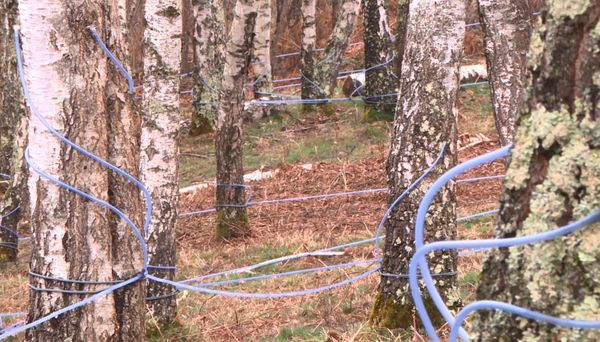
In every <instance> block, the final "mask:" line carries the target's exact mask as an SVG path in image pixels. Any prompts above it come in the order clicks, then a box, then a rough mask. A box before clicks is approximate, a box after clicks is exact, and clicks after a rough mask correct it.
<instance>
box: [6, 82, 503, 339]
mask: <svg viewBox="0 0 600 342" xmlns="http://www.w3.org/2000/svg"><path fill="white" fill-rule="evenodd" d="M485 89H486V88H482V89H480V90H465V91H461V102H460V104H459V105H460V112H461V115H462V116H461V119H460V123H459V128H460V132H461V133H471V134H474V133H478V132H484V134H486V135H488V137H490V138H491V139H492V140H495V135H494V134H495V133H494V130H493V124H492V123H491V115H490V113H489V110H490V108H489V101H487V100H485V98H486V96H487V95H486V94H487V93H486V92H487V91H488V90H485ZM471 97H475V98H474V99H471ZM294 128H301V127H294ZM311 129H312V128H311ZM314 130H315V132H316V133H315V134H317V135H318V134H323V135H325V134H331V130H330V128H323V127H322V126H318V125H317V126H316V127H314ZM321 130H322V131H321ZM496 147H497V143H493V142H492V143H482V144H480V145H477V146H474V147H472V148H470V149H466V150H463V151H461V155H460V159H461V160H465V159H468V158H470V157H473V156H475V155H477V154H481V153H483V152H485V151H489V150H492V149H495V148H496ZM386 150H387V146H386V144H381V145H380V146H373V151H379V152H376V153H374V154H373V155H372V156H370V157H368V158H363V159H360V160H350V159H347V158H340V159H338V160H337V161H329V162H317V163H313V168H312V170H306V169H305V168H302V167H301V166H300V165H297V164H295V165H283V166H282V167H281V169H282V171H281V173H279V174H278V175H277V176H276V177H275V178H273V179H270V180H264V181H260V182H254V183H252V184H251V185H252V186H253V187H254V196H255V199H257V200H260V199H266V198H284V197H292V196H299V195H314V194H321V193H326V192H337V191H347V190H358V189H365V188H377V187H385V184H386V183H385V171H384V160H385V151H386ZM502 172H503V165H502V164H501V163H493V164H490V165H487V166H483V167H481V168H478V169H476V170H473V171H471V172H469V173H468V174H467V175H465V176H464V177H469V176H481V175H495V174H499V173H502ZM499 189H500V183H499V182H498V181H492V182H482V183H474V184H467V185H460V186H459V187H458V200H459V202H458V214H459V216H462V215H467V214H470V213H474V212H479V211H483V210H489V209H492V208H494V207H495V206H496V205H497V199H498V191H499ZM212 191H213V189H206V190H204V191H201V192H198V193H196V194H195V195H193V196H184V197H183V198H182V200H181V206H180V210H181V211H188V210H193V209H201V208H209V207H211V206H212V205H213V203H212V201H213V196H214V195H213V192H212ZM385 206H386V199H385V195H384V194H371V195H363V196H354V197H345V198H336V199H330V200H320V201H311V202H303V203H289V204H279V205H271V206H261V207H252V208H251V209H249V214H250V220H251V222H252V228H253V234H252V236H250V237H248V238H246V239H244V240H237V241H231V242H228V243H218V242H215V241H213V240H212V238H211V237H212V229H213V227H214V217H213V216H211V215H208V216H203V217H194V218H188V219H182V220H180V223H179V226H178V243H179V255H178V257H179V262H178V267H179V270H180V272H179V275H178V277H181V278H187V277H191V276H195V275H202V274H207V273H212V272H216V271H221V270H225V269H230V268H235V267H240V266H245V265H249V264H253V263H256V262H260V261H264V260H267V259H271V258H275V257H279V256H284V255H289V254H295V253H299V252H305V251H311V250H316V249H321V248H325V247H328V246H333V245H337V244H341V243H345V242H349V241H356V240H360V239H367V238H370V237H373V236H374V232H375V228H376V226H377V223H378V222H379V220H380V218H381V216H382V215H383V212H384V210H385ZM492 225H493V218H487V219H480V220H477V221H473V222H469V223H466V224H461V225H459V238H483V237H488V236H489V234H490V233H489V232H490V230H491V227H492ZM25 246H26V245H25ZM27 254H28V249H27V248H25V249H23V250H22V252H21V253H20V260H21V261H20V263H19V264H16V265H15V264H13V265H4V266H1V267H3V268H2V269H1V273H2V277H0V312H12V311H25V310H26V306H27V294H28V288H27V285H26V284H27V280H28V279H27V276H26V270H27V258H28V257H27ZM372 257H373V247H372V246H370V245H369V246H362V247H356V248H352V249H349V250H347V251H345V252H344V253H343V255H338V256H326V257H325V256H321V257H310V258H306V259H303V260H300V261H295V262H288V263H284V264H281V265H278V266H270V267H267V268H265V269H264V270H256V272H257V273H258V272H264V273H267V272H268V273H272V272H280V271H289V270H293V269H301V268H307V267H316V266H321V265H325V264H334V263H341V262H347V261H351V260H359V259H368V258H372ZM480 264H481V256H480V255H472V256H468V257H464V258H461V260H460V262H459V283H460V291H461V293H462V295H463V298H464V301H465V302H469V301H470V300H471V299H472V296H473V292H474V289H475V286H476V281H477V274H478V272H479V268H480ZM365 269H366V268H365V267H357V268H355V269H347V270H339V271H330V272H323V273H317V274H313V275H305V276H294V277H289V278H280V279H277V280H267V281H260V282H254V283H247V284H243V285H236V286H229V287H223V289H228V290H232V291H233V290H235V291H244V292H282V291H292V290H301V289H306V288H312V287H316V286H323V285H326V284H331V283H333V282H336V281H341V280H344V279H347V278H348V277H352V276H353V275H357V274H359V273H360V272H361V271H363V270H365ZM378 281H379V279H378V277H377V276H376V275H371V276H370V277H368V278H366V279H363V280H361V281H358V282H356V283H353V284H350V285H348V286H344V287H341V288H338V289H335V290H332V291H329V292H326V293H322V294H319V295H311V296H306V297H300V298H287V299H277V300H248V299H236V298H227V297H220V296H208V295H201V294H195V293H189V292H183V293H181V294H180V295H179V297H178V304H179V310H178V315H179V317H178V318H179V321H180V322H181V323H182V324H183V327H179V328H173V329H167V330H163V331H160V332H157V333H155V334H153V335H152V336H151V338H150V340H156V341H159V340H161V341H162V340H164V341H242V340H244V341H256V340H259V341H260V340H265V341H407V340H410V341H421V340H425V338H424V337H423V336H421V335H420V333H419V331H418V329H416V327H415V328H414V329H413V330H412V331H404V332H393V331H386V330H373V329H371V328H370V327H368V326H367V325H365V322H366V320H367V318H368V315H369V311H370V308H371V304H372V297H373V294H374V292H375V290H376V287H377V284H378ZM442 329H443V328H442Z"/></svg>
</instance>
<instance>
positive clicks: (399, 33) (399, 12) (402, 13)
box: [394, 0, 409, 83]
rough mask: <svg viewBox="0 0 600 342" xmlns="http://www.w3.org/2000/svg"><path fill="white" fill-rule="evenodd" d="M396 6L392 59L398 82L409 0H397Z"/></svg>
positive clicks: (399, 80)
mask: <svg viewBox="0 0 600 342" xmlns="http://www.w3.org/2000/svg"><path fill="white" fill-rule="evenodd" d="M397 5H398V7H397V8H396V40H395V43H394V45H395V49H396V59H395V61H394V65H395V70H396V76H398V83H400V82H402V77H401V76H402V61H403V58H404V46H405V45H406V27H407V26H408V10H409V0H398V4H397Z"/></svg>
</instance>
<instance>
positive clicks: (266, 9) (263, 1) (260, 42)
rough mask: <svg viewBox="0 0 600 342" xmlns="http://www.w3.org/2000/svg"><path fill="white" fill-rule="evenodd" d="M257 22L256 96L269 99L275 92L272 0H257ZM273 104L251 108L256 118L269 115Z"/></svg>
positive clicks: (254, 51) (253, 67) (255, 54)
mask: <svg viewBox="0 0 600 342" xmlns="http://www.w3.org/2000/svg"><path fill="white" fill-rule="evenodd" d="M255 7H256V24H255V27H254V31H255V34H254V41H253V42H254V44H253V49H252V51H253V54H252V55H253V57H254V64H253V65H252V70H253V71H254V77H255V79H254V98H256V99H259V100H269V99H271V96H270V95H269V93H271V92H273V82H272V81H273V78H272V73H271V0H257V1H255ZM271 108H272V106H271V105H253V106H252V107H251V108H250V110H251V111H252V117H253V118H254V119H260V118H263V117H265V116H269V114H270V113H271Z"/></svg>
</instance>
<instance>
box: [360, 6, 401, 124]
mask: <svg viewBox="0 0 600 342" xmlns="http://www.w3.org/2000/svg"><path fill="white" fill-rule="evenodd" d="M362 7H363V13H364V14H363V28H364V42H365V50H364V51H365V52H364V55H365V60H364V68H365V70H366V71H365V91H364V92H363V94H365V95H366V96H367V97H368V96H373V95H382V94H389V93H394V92H395V90H396V86H397V84H398V81H397V80H396V79H395V78H394V62H393V61H391V60H392V57H393V56H394V51H393V49H394V46H393V43H392V37H391V33H390V27H389V24H388V18H387V8H386V7H387V6H386V2H385V0H362ZM386 62H388V64H385V63H386ZM382 64H385V65H382ZM393 99H394V98H393V97H391V98H390V97H378V98H372V99H365V103H366V105H367V107H368V108H371V109H374V110H376V111H378V112H380V113H393V112H394V109H395V107H396V102H395V101H394V100H393Z"/></svg>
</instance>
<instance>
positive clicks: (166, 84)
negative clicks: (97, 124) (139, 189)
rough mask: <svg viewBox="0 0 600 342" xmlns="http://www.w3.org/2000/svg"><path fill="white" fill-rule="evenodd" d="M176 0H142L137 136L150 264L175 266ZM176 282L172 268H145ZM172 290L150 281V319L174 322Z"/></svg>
mask: <svg viewBox="0 0 600 342" xmlns="http://www.w3.org/2000/svg"><path fill="white" fill-rule="evenodd" d="M179 6H180V3H179V1H178V0H146V5H145V20H146V25H147V26H146V31H145V36H144V77H145V79H144V89H143V90H144V95H143V106H144V109H143V115H142V138H141V150H142V156H141V173H142V182H143V183H144V184H146V186H147V187H148V190H149V191H150V194H151V196H152V202H153V209H154V210H153V212H152V221H151V224H150V229H149V232H148V237H147V239H146V240H147V242H148V253H149V259H150V260H149V261H150V264H151V265H154V266H159V267H163V266H166V267H172V266H175V263H176V255H175V224H176V219H177V201H178V180H177V154H178V146H179V145H178V138H179V117H180V116H179V65H180V61H181V40H180V39H177V37H178V36H179V35H180V34H181V25H182V23H181V20H182V16H181V9H180V7H179ZM149 271H150V272H152V273H153V274H157V275H158V276H160V277H163V278H166V279H171V280H173V279H174V276H175V271H174V269H157V268H151V269H150V270H149ZM174 294H175V289H174V288H172V287H171V286H169V285H165V284H159V283H156V282H150V283H149V284H148V291H147V295H148V297H149V298H150V299H151V300H150V301H149V302H148V307H149V309H150V313H151V315H152V317H153V318H154V319H155V320H156V321H158V322H160V323H163V324H169V323H171V321H173V320H174V319H175V314H176V300H175V299H176V298H175V295H174Z"/></svg>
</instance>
